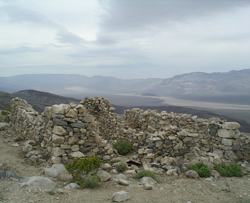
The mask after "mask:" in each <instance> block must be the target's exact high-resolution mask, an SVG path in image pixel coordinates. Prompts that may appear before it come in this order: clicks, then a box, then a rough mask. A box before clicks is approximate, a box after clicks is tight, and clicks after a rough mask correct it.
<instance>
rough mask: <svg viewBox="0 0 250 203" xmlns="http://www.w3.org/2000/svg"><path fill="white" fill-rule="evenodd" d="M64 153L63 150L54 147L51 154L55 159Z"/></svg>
mask: <svg viewBox="0 0 250 203" xmlns="http://www.w3.org/2000/svg"><path fill="white" fill-rule="evenodd" d="M64 153H65V151H64V150H63V149H61V148H60V147H56V148H54V149H53V151H52V154H53V156H55V157H57V156H61V155H62V154H64Z"/></svg>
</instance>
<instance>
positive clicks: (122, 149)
mask: <svg viewBox="0 0 250 203" xmlns="http://www.w3.org/2000/svg"><path fill="white" fill-rule="evenodd" d="M113 147H114V149H116V150H117V152H118V153H119V154H120V155H126V154H128V153H129V152H130V151H131V150H132V144H131V143H130V142H129V141H127V140H121V141H117V142H116V143H115V144H114V145H113Z"/></svg>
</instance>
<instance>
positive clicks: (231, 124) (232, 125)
mask: <svg viewBox="0 0 250 203" xmlns="http://www.w3.org/2000/svg"><path fill="white" fill-rule="evenodd" d="M222 128H223V129H231V130H234V129H238V128H240V124H239V123H236V122H224V123H223V124H222Z"/></svg>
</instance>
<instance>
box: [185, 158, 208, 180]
mask: <svg viewBox="0 0 250 203" xmlns="http://www.w3.org/2000/svg"><path fill="white" fill-rule="evenodd" d="M189 169H191V170H194V171H196V172H197V173H198V174H199V176H200V177H204V178H207V177H209V176H210V175H211V171H210V169H209V168H208V166H207V165H206V164H204V163H202V162H200V163H197V164H195V165H192V166H190V167H189Z"/></svg>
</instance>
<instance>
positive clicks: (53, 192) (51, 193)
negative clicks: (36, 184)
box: [48, 188, 56, 195]
mask: <svg viewBox="0 0 250 203" xmlns="http://www.w3.org/2000/svg"><path fill="white" fill-rule="evenodd" d="M48 194H49V195H55V194H56V189H55V188H52V189H50V190H49V191H48Z"/></svg>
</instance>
